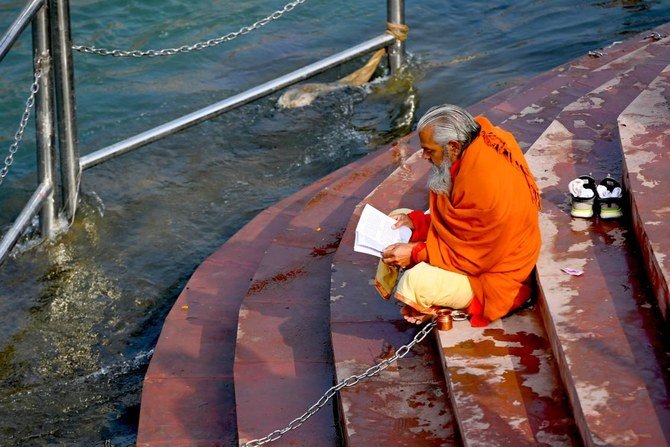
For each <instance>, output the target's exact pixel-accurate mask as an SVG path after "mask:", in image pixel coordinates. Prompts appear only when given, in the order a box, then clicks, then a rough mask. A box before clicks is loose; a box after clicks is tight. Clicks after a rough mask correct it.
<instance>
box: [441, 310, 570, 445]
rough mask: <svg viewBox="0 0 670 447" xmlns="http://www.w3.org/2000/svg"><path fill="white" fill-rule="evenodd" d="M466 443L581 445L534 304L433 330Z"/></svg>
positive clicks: (460, 429)
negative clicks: (479, 323)
mask: <svg viewBox="0 0 670 447" xmlns="http://www.w3.org/2000/svg"><path fill="white" fill-rule="evenodd" d="M438 334H439V340H438V341H439V346H440V348H441V352H442V353H443V354H444V355H443V356H442V359H443V362H442V363H443V368H444V373H445V376H446V377H447V382H448V384H449V396H450V398H451V403H452V407H453V409H454V413H455V417H456V420H457V421H458V427H459V431H460V435H461V438H462V445H463V446H485V445H495V446H510V447H516V446H525V445H528V446H530V445H552V446H580V445H581V439H580V437H579V433H578V432H577V430H576V429H575V426H574V423H575V422H574V419H573V418H572V414H571V410H570V406H569V405H568V402H567V397H566V394H565V391H564V389H563V386H562V383H561V380H560V375H559V373H558V369H557V366H556V360H555V359H554V356H553V354H552V351H551V346H550V344H549V340H548V337H547V333H546V331H545V329H544V326H543V322H542V317H541V315H540V311H539V308H538V307H537V306H533V307H531V308H528V309H524V310H521V311H519V312H517V313H515V314H513V315H511V316H508V317H505V318H503V319H500V320H496V321H494V322H492V323H491V324H490V325H489V326H488V327H486V328H473V327H471V326H470V324H469V323H468V322H467V321H455V322H454V324H453V329H451V330H450V331H438Z"/></svg>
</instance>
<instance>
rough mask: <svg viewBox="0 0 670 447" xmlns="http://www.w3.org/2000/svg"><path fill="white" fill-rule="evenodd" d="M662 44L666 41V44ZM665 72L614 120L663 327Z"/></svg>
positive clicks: (669, 113)
mask: <svg viewBox="0 0 670 447" xmlns="http://www.w3.org/2000/svg"><path fill="white" fill-rule="evenodd" d="M666 40H667V39H666ZM668 104H670V66H668V67H666V68H665V70H663V72H662V73H661V74H660V75H659V76H658V77H657V78H656V79H655V80H654V81H653V82H652V83H651V84H650V85H649V87H648V88H646V89H645V90H644V91H643V92H642V93H640V95H639V96H638V97H637V98H635V100H634V101H633V102H631V103H630V105H629V106H628V107H626V110H624V111H623V113H622V114H621V115H620V116H619V135H620V138H621V148H622V151H623V163H624V169H623V171H624V172H623V183H624V189H625V190H626V191H627V193H628V204H629V206H630V210H631V219H632V223H633V229H634V231H635V235H636V236H637V240H638V242H639V244H640V247H641V249H642V257H643V259H644V264H645V267H646V269H647V274H648V275H649V278H650V281H651V285H652V287H653V290H654V293H655V296H656V301H657V302H658V306H659V308H660V309H661V313H662V314H663V316H664V318H665V319H666V321H667V320H668V318H669V316H668V313H669V309H668V307H670V293H668V278H670V243H669V241H668V235H669V234H670V201H669V200H668V197H670V178H669V177H668V172H670V152H668V148H670V109H668Z"/></svg>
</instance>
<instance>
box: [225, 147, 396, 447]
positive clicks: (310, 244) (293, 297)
mask: <svg viewBox="0 0 670 447" xmlns="http://www.w3.org/2000/svg"><path fill="white" fill-rule="evenodd" d="M402 157H403V154H402V153H401V151H400V150H399V147H398V146H395V147H390V148H387V149H383V150H380V151H378V152H376V153H375V154H374V155H373V156H368V157H366V158H364V159H362V160H360V161H359V162H357V163H355V164H353V165H351V168H350V173H349V175H347V176H345V177H343V178H341V179H340V180H338V181H335V182H333V183H332V184H331V185H329V186H328V187H326V188H324V189H322V190H321V191H319V192H318V193H317V194H316V195H315V196H314V197H313V198H312V200H310V201H309V202H308V203H307V204H306V205H305V207H304V208H303V209H302V210H301V211H300V213H299V214H297V215H296V216H295V217H294V218H293V219H292V221H291V222H290V223H289V225H288V226H287V228H286V230H285V231H283V232H282V233H281V234H279V235H277V237H276V238H275V239H274V240H273V241H272V244H271V245H270V246H269V248H268V250H267V251H266V253H265V256H264V257H263V260H262V262H261V264H260V265H259V267H258V270H257V271H256V273H255V274H254V277H253V281H252V283H251V285H250V287H249V291H248V292H247V295H246V297H245V299H244V303H243V305H242V307H241V309H240V321H239V326H238V333H237V351H236V354H235V365H234V378H235V398H236V406H237V423H238V434H239V442H240V444H242V443H244V442H247V441H250V440H254V439H258V438H262V437H264V436H266V435H268V434H269V433H270V432H272V431H274V430H276V429H282V428H284V427H285V426H287V425H288V424H289V423H290V422H291V421H292V420H293V419H294V418H296V417H298V416H300V415H301V414H302V413H303V412H305V411H306V410H307V409H308V408H309V407H310V406H311V405H312V404H313V403H315V402H316V401H317V400H318V399H319V398H320V397H321V395H322V394H323V393H324V392H325V391H326V390H328V388H330V387H331V386H332V385H333V366H332V357H331V347H330V332H329V327H328V323H329V321H328V315H329V309H328V298H329V286H330V266H331V259H332V256H333V254H334V253H335V250H336V249H337V247H338V245H339V243H340V238H341V237H342V232H343V231H344V227H345V226H346V224H347V222H348V221H349V218H350V216H351V213H352V211H353V209H354V206H355V205H356V203H358V202H359V201H360V200H361V198H363V197H365V196H366V195H367V194H368V193H369V192H370V191H371V190H372V189H373V188H374V187H376V186H377V185H378V184H379V182H380V181H381V180H382V179H384V178H385V177H386V176H387V175H388V174H389V173H390V172H391V171H392V170H393V169H394V168H395V166H397V164H398V163H399V162H400V161H401V159H402ZM337 436H338V434H337V427H336V422H335V418H334V415H333V407H332V403H328V404H326V405H325V406H324V408H323V409H322V410H321V411H320V412H318V413H317V414H316V415H315V416H313V417H312V418H311V419H309V421H308V422H306V423H305V424H304V425H303V426H301V427H300V429H299V430H296V431H291V432H289V433H287V434H286V435H284V437H282V438H281V439H280V440H278V441H276V442H274V443H273V445H279V446H281V445H319V446H328V445H333V446H334V445H336V444H337Z"/></svg>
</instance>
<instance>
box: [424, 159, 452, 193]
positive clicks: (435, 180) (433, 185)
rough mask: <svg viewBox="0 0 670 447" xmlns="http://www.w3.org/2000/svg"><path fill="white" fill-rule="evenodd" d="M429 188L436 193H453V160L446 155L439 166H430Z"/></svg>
mask: <svg viewBox="0 0 670 447" xmlns="http://www.w3.org/2000/svg"><path fill="white" fill-rule="evenodd" d="M428 189H430V190H431V191H433V192H434V193H435V194H446V195H447V196H449V195H451V160H449V159H448V158H446V157H445V158H444V160H442V163H441V164H440V165H439V166H437V165H433V166H432V167H431V168H430V175H429V177H428Z"/></svg>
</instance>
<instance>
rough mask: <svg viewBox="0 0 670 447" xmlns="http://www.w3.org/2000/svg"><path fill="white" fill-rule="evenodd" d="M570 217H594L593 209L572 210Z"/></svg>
mask: <svg viewBox="0 0 670 447" xmlns="http://www.w3.org/2000/svg"><path fill="white" fill-rule="evenodd" d="M570 215H571V216H572V217H584V218H587V219H588V218H589V217H593V209H587V210H579V209H575V208H572V211H570Z"/></svg>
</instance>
